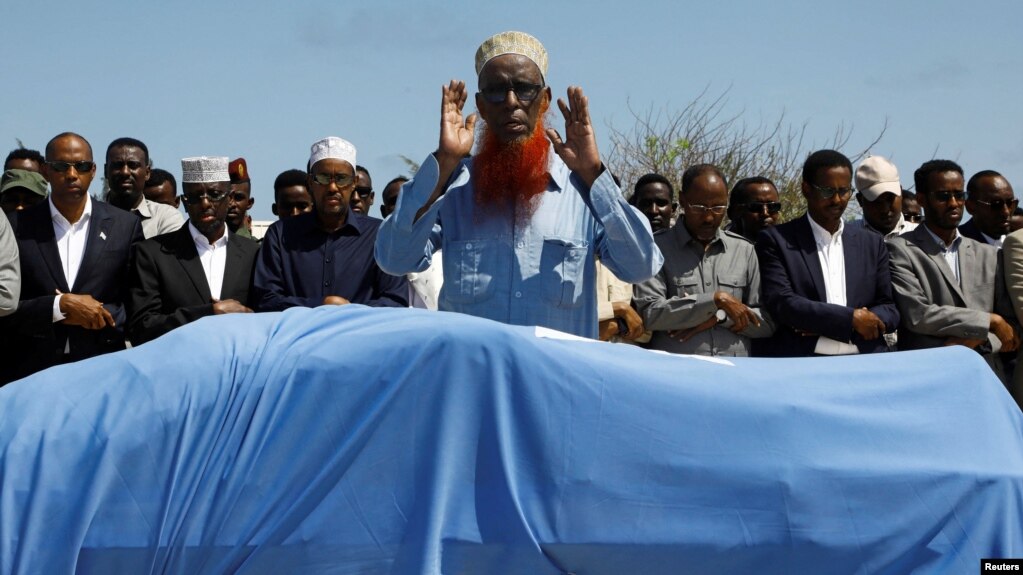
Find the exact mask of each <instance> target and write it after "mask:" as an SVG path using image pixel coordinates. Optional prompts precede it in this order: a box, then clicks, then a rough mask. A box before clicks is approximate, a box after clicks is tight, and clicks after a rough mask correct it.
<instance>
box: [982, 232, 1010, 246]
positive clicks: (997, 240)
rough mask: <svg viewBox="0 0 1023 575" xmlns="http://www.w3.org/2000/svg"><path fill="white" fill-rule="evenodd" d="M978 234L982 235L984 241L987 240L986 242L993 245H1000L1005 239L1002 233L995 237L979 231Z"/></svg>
mask: <svg viewBox="0 0 1023 575" xmlns="http://www.w3.org/2000/svg"><path fill="white" fill-rule="evenodd" d="M980 235H982V236H984V241H985V242H987V243H989V244H991V245H994V246H997V245H1000V244H1001V243H1002V242H1004V241H1005V236H1004V235H1002V236H1000V237H997V238H993V237H991V236H989V235H987V234H985V233H984V232H980Z"/></svg>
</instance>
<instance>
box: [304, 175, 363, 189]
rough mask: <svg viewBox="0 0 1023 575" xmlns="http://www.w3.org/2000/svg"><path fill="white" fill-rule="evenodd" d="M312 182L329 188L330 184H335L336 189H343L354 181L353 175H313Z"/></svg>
mask: <svg viewBox="0 0 1023 575" xmlns="http://www.w3.org/2000/svg"><path fill="white" fill-rule="evenodd" d="M313 181H314V182H316V183H317V184H320V185H321V186H329V185H330V183H331V182H334V183H335V184H337V187H339V188H343V187H345V186H348V185H351V183H352V182H354V181H355V175H354V174H344V173H341V174H313Z"/></svg>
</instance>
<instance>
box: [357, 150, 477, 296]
mask: <svg viewBox="0 0 1023 575" xmlns="http://www.w3.org/2000/svg"><path fill="white" fill-rule="evenodd" d="M455 174H456V177H455V178H454V179H453V182H452V183H451V184H450V185H449V189H450V187H451V186H454V185H456V184H458V183H460V182H465V181H467V180H468V169H467V168H466V167H465V164H464V163H463V164H461V165H460V166H459V167H458V169H456V171H455ZM439 179H440V166H439V165H438V164H437V158H435V157H434V156H433V154H430V155H429V156H428V157H427V158H426V160H425V161H424V162H423V163H422V165H421V166H420V167H419V171H418V172H416V175H415V177H414V178H412V179H411V180H409V181H408V182H405V184H404V185H403V186H402V187H401V192H400V193H399V194H398V203H397V204H396V205H395V208H394V213H392V214H391V216H390V217H388V218H387V219H385V220H384V222H383V223H382V224H381V225H380V231H379V232H378V233H377V240H376V246H375V250H374V251H375V257H376V261H377V265H379V266H380V268H381V269H383V270H384V271H385V272H387V273H389V274H391V275H392V276H404V275H405V274H407V273H411V272H421V271H423V270H425V269H426V268H428V267H430V262H431V259H432V257H433V253H434V252H436V251H438V250H440V248H441V242H442V230H441V226H440V222H439V215H440V207H441V206H442V205H443V202H444V197H443V196H441V197H440V198H438V199H437V201H435V202H434V203H433V205H431V206H430V209H429V210H427V212H426V213H425V214H423V215H422V217H420V218H419V219H418V220H417V219H416V214H417V213H418V212H419V209H420V208H422V207H423V206H424V205H425V204H426V202H427V200H429V199H430V196H431V195H433V191H434V189H436V187H437V182H438V180H439Z"/></svg>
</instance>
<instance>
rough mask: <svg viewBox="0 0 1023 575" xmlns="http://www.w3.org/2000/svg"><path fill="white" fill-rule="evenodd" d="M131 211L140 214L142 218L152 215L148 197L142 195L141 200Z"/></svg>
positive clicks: (146, 218)
mask: <svg viewBox="0 0 1023 575" xmlns="http://www.w3.org/2000/svg"><path fill="white" fill-rule="evenodd" d="M132 211H133V212H135V213H136V214H138V215H139V216H141V217H142V219H143V220H148V219H149V218H151V217H153V211H152V210H151V209H149V198H147V197H145V196H142V201H141V202H139V205H137V206H135V209H133V210H132Z"/></svg>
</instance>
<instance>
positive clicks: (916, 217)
mask: <svg viewBox="0 0 1023 575" xmlns="http://www.w3.org/2000/svg"><path fill="white" fill-rule="evenodd" d="M902 217H904V218H906V221H907V222H913V223H915V224H919V223H920V222H922V221H924V215H923V214H902Z"/></svg>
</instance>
